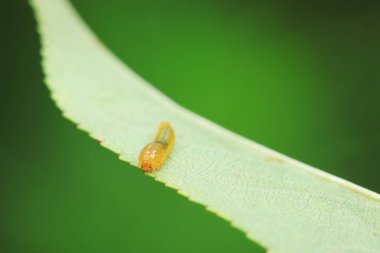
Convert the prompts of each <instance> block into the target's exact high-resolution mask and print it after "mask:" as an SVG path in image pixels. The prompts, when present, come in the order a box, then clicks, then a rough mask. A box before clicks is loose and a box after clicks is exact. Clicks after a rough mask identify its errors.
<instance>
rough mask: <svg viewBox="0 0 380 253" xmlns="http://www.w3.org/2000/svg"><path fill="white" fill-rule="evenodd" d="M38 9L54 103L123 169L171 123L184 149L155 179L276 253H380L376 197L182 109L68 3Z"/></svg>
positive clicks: (50, 2) (36, 3) (37, 0)
mask: <svg viewBox="0 0 380 253" xmlns="http://www.w3.org/2000/svg"><path fill="white" fill-rule="evenodd" d="M31 3H32V6H33V8H34V10H35V12H36V17H37V21H38V26H39V32H40V35H41V40H42V56H43V67H44V71H45V74H46V83H47V85H48V86H49V88H50V90H51V93H52V97H53V99H54V100H55V102H56V103H57V105H58V107H59V108H61V109H62V111H63V112H64V115H65V116H66V117H67V118H68V119H70V120H72V121H74V122H75V123H76V124H78V125H79V127H80V128H81V129H83V130H85V131H87V132H89V133H90V135H91V136H92V137H94V138H96V139H98V140H101V144H102V145H103V146H104V147H106V148H109V149H110V150H112V151H114V152H115V153H117V154H119V155H120V159H122V160H124V161H126V162H129V163H131V164H132V165H137V162H138V160H137V158H138V155H139V152H140V151H141V149H142V148H143V147H144V146H145V145H146V144H147V143H149V142H151V141H152V139H153V138H154V135H155V132H156V131H157V128H158V125H159V123H160V122H162V121H169V122H171V124H172V125H173V127H174V130H175V132H176V136H177V140H176V142H175V145H174V148H173V151H172V153H171V154H170V156H169V158H168V159H167V161H166V163H165V164H164V165H163V167H162V168H161V170H159V171H158V172H156V173H153V174H152V176H153V177H155V179H156V180H158V181H161V182H163V183H165V185H167V186H169V187H173V188H174V189H177V190H178V192H179V193H180V194H182V195H184V196H186V197H188V198H189V199H190V200H192V201H195V202H198V203H201V204H203V205H205V206H206V207H207V209H208V210H210V211H212V212H214V213H216V214H217V215H219V216H221V217H223V218H225V219H226V220H228V221H230V222H231V223H232V225H233V226H234V227H237V228H239V229H241V230H243V231H244V232H245V233H246V234H247V236H248V238H250V239H252V240H255V241H257V242H258V243H260V244H261V245H263V246H264V247H265V248H267V249H268V251H269V252H272V253H285V252H286V253H290V252H292V253H305V252H321V253H322V252H323V253H325V252H334V253H337V252H379V251H380V201H379V200H380V196H379V195H378V194H376V193H374V192H371V191H369V190H366V189H364V188H361V187H360V186H357V185H354V184H352V183H350V182H347V181H345V180H343V179H340V178H337V177H335V176H332V175H330V174H327V173H325V172H322V171H320V170H318V169H315V168H312V167H310V166H308V165H305V164H303V163H301V162H298V161H295V160H293V159H291V158H288V157H286V156H284V155H282V154H279V153H277V152H275V151H272V150H270V149H268V148H265V147H263V146H261V145H258V144H256V143H254V142H252V141H250V140H247V139H245V138H243V137H241V136H239V135H237V134H234V133H232V132H230V131H228V130H226V129H223V128H222V127H220V126H218V125H216V124H214V123H212V122H210V121H208V120H206V119H204V118H202V117H200V116H198V115H196V114H194V113H192V112H190V111H188V110H186V109H185V108H183V107H181V106H179V105H177V104H176V103H175V102H173V101H171V100H170V99H169V98H168V97H166V96H165V95H163V94H161V93H160V92H159V91H157V90H156V89H155V88H153V87H152V86H150V85H149V84H148V83H147V82H146V81H144V80H143V79H142V78H141V77H139V76H138V75H136V74H135V73H134V72H133V71H131V70H130V69H129V68H128V67H126V66H125V65H124V64H123V63H122V62H120V61H119V60H118V59H117V58H116V57H115V56H113V55H112V54H111V53H110V52H109V51H108V50H107V49H106V48H105V47H104V46H103V45H102V44H101V42H100V41H98V40H97V39H96V37H95V36H94V34H93V33H91V32H90V31H89V29H88V28H87V26H86V25H85V24H84V23H83V21H82V20H81V19H80V18H79V16H78V15H77V14H76V13H75V11H74V10H73V8H72V6H71V5H70V4H69V3H68V2H67V1H64V0H32V1H31ZM136 190H138V189H136Z"/></svg>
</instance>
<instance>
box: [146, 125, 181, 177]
mask: <svg viewBox="0 0 380 253" xmlns="http://www.w3.org/2000/svg"><path fill="white" fill-rule="evenodd" d="M174 140H175V136H174V130H173V128H172V126H171V125H170V123H169V122H162V123H161V124H160V127H159V129H158V132H157V134H156V137H155V138H154V141H153V142H152V143H149V144H148V145H146V146H145V147H144V148H143V149H142V150H141V153H140V156H139V167H140V168H141V169H143V170H144V172H154V171H157V170H158V169H159V168H160V166H161V165H162V164H163V162H164V161H165V159H166V157H167V156H168V154H169V153H170V151H171V149H172V147H173V144H174Z"/></svg>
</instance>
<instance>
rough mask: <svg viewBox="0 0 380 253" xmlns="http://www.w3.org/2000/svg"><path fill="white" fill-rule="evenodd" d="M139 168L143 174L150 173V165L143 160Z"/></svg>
mask: <svg viewBox="0 0 380 253" xmlns="http://www.w3.org/2000/svg"><path fill="white" fill-rule="evenodd" d="M139 166H140V168H141V169H143V171H144V172H152V171H153V169H152V164H150V162H148V161H146V160H143V161H141V162H140V165H139Z"/></svg>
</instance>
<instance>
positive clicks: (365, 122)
mask: <svg viewBox="0 0 380 253" xmlns="http://www.w3.org/2000/svg"><path fill="white" fill-rule="evenodd" d="M73 3H74V5H75V7H76V8H77V9H78V10H79V12H80V14H81V15H82V16H83V17H84V19H85V20H86V22H87V23H88V24H89V25H90V27H91V28H92V29H94V30H95V32H96V33H97V34H98V36H99V37H100V38H101V39H102V40H103V41H104V42H105V44H106V45H107V46H109V47H110V48H111V50H112V51H113V52H115V54H116V55H118V56H119V57H120V58H121V59H122V60H123V61H124V62H126V63H128V65H129V66H131V67H132V68H133V69H134V70H136V71H137V72H138V73H139V74H141V75H142V76H143V77H144V78H146V79H147V80H148V81H150V82H151V83H153V84H154V85H155V86H156V87H157V88H158V89H160V90H161V91H163V92H164V93H165V94H167V95H168V96H170V97H171V98H173V99H174V100H175V101H177V102H178V103H180V104H182V105H184V106H185V107H187V108H190V109H191V110H193V111H195V112H197V113H199V114H201V115H203V116H205V117H207V118H209V119H211V120H213V121H215V122H217V123H219V124H221V125H222V126H225V127H226V128H228V129H231V130H233V131H235V132H237V133H239V134H242V135H244V136H246V137H248V138H250V139H253V140H255V141H257V142H259V143H262V144H264V145H266V146H269V147H271V148H273V149H275V150H278V151H280V152H283V153H285V154H287V155H289V156H291V157H294V158H296V159H299V160H301V161H304V162H306V163H308V164H311V165H313V166H316V167H318V168H321V169H323V170H325V171H328V172H331V173H333V174H335V175H338V176H340V177H343V178H345V179H348V180H350V181H353V182H354V183H357V184H359V185H362V186H364V187H367V188H369V189H371V190H374V191H377V192H379V191H380V183H379V182H380V180H379V176H380V170H379V165H378V156H379V155H378V153H379V143H380V133H379V129H380V124H379V122H380V121H379V120H380V119H379V115H380V114H379V108H380V99H379V96H380V82H379V81H380V68H379V63H378V61H379V58H380V33H379V31H380V18H379V13H380V4H379V3H378V1H370V0H368V1H353V0H348V1H347V0H345V1H343V0H337V1H327V0H326V1H301V0H299V1H298V0H291V1H280V0H278V1H276V0H272V1H264V0H263V1H257V0H252V1H248V0H235V1H221V0H191V1H190V0H163V1H161V0H160V1H153V0H151V1H148V0H139V1H136V0H134V1H132V0H108V1H103V0H74V1H73ZM35 26H36V24H35V21H34V18H33V13H32V10H31V8H30V7H29V6H28V4H27V2H26V1H24V0H8V1H5V0H4V1H1V3H0V27H1V31H0V40H1V41H0V56H1V59H0V73H1V75H0V112H1V119H0V121H1V124H0V136H1V141H0V252H5V253H10V252H17V253H19V252H22V253H24V252H25V253H27V252H28V253H34V252H35V253H37V252H38V253H45V252H46V253H51V252H54V253H61V252H62V253H63V252H78V253H79V252H92V253H93V252H264V250H263V249H262V248H260V247H259V246H257V245H256V244H254V243H252V242H250V241H249V240H247V239H246V238H245V236H244V235H243V233H242V232H240V231H238V230H236V229H233V228H232V227H231V226H230V225H229V224H228V223H227V222H225V221H223V220H222V219H220V218H217V217H216V216H214V215H212V214H211V213H209V212H206V211H205V210H204V208H203V207H202V206H200V205H197V204H194V203H191V202H189V201H187V200H186V199H185V198H183V197H182V196H180V195H177V194H176V193H175V191H174V190H172V189H168V188H165V187H164V186H163V185H162V184H160V183H156V182H154V181H153V180H152V179H151V178H149V177H145V176H143V174H142V173H141V172H140V171H139V170H137V169H135V168H133V167H131V166H129V165H128V164H126V163H123V162H121V161H119V160H118V159H117V157H116V155H115V154H112V153H110V152H109V151H107V150H105V149H104V148H101V147H100V146H99V144H98V143H97V142H96V141H94V140H92V139H90V138H89V137H88V136H87V134H85V133H83V132H81V131H79V130H77V129H76V127H75V126H74V125H73V124H72V123H70V122H68V121H67V120H65V119H63V118H62V116H61V113H60V112H59V110H58V109H57V108H56V107H55V106H54V103H53V102H52V101H51V99H50V98H49V93H48V91H47V88H46V87H45V85H44V84H43V75H42V71H41V67H40V65H39V61H40V57H39V54H38V50H39V42H38V36H37V34H36V32H35ZM274 229H275V228H274Z"/></svg>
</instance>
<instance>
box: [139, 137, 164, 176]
mask: <svg viewBox="0 0 380 253" xmlns="http://www.w3.org/2000/svg"><path fill="white" fill-rule="evenodd" d="M164 153H165V150H164V145H163V144H162V143H160V142H152V143H150V144H148V145H146V146H145V147H144V148H143V150H142V151H141V153H140V157H139V167H140V168H141V169H143V170H144V172H153V171H155V170H157V169H158V168H159V167H160V166H161V164H162V162H163V160H164V158H165V157H164Z"/></svg>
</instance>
